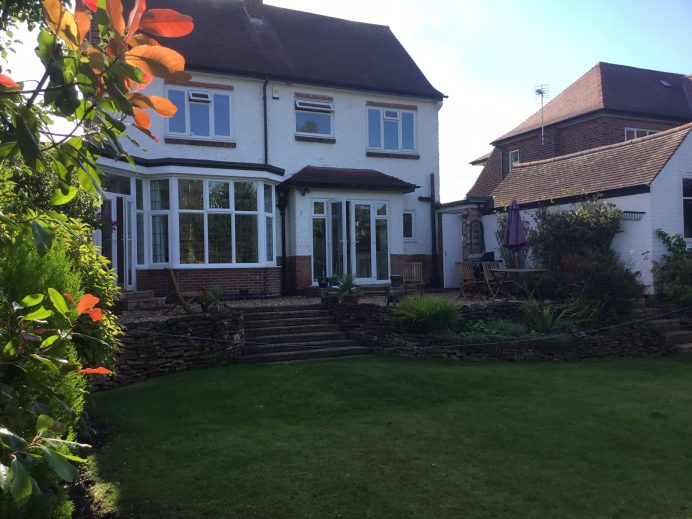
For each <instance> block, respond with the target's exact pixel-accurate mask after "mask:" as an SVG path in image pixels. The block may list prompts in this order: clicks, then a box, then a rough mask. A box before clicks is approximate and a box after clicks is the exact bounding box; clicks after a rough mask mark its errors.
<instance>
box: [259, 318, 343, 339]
mask: <svg viewBox="0 0 692 519" xmlns="http://www.w3.org/2000/svg"><path fill="white" fill-rule="evenodd" d="M319 332H323V333H324V332H330V333H331V332H336V333H341V330H340V328H339V325H337V324H336V323H334V322H327V323H316V324H297V325H282V326H263V327H254V328H246V329H245V337H247V338H248V340H249V338H250V337H255V338H259V337H271V336H283V335H286V334H291V335H293V334H296V335H301V334H309V333H319Z"/></svg>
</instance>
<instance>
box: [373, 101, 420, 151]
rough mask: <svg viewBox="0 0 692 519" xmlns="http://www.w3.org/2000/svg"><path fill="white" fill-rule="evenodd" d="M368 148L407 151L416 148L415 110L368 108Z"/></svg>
mask: <svg viewBox="0 0 692 519" xmlns="http://www.w3.org/2000/svg"><path fill="white" fill-rule="evenodd" d="M368 149H371V150H382V151H394V152H407V151H415V149H416V112H414V111H411V110H399V109H390V108H372V107H370V108H368Z"/></svg>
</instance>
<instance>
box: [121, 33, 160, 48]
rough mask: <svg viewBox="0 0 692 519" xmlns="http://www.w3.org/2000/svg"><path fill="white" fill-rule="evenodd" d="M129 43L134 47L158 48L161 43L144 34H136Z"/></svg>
mask: <svg viewBox="0 0 692 519" xmlns="http://www.w3.org/2000/svg"><path fill="white" fill-rule="evenodd" d="M129 43H130V45H132V46H133V47H137V46H138V45H153V46H154V47H158V46H159V45H160V43H159V42H158V41H156V40H155V39H154V38H152V37H150V36H147V35H146V34H142V33H139V34H135V35H134V36H133V37H132V38H131V39H130V40H129Z"/></svg>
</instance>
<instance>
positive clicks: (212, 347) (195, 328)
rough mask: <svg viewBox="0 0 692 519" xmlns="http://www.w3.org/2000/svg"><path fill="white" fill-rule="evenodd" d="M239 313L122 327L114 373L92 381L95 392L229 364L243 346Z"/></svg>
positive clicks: (199, 315) (188, 317)
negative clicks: (176, 372)
mask: <svg viewBox="0 0 692 519" xmlns="http://www.w3.org/2000/svg"><path fill="white" fill-rule="evenodd" d="M242 322H243V319H242V314H240V313H238V312H231V311H225V312H224V311H222V313H219V314H194V315H189V316H187V315H186V316H180V317H171V318H169V319H166V320H165V321H145V322H138V323H131V324H127V325H126V326H125V333H126V336H125V337H124V338H123V339H122V342H123V346H122V348H121V350H120V353H119V355H118V358H117V360H116V362H115V366H114V368H113V371H114V372H115V375H113V376H108V377H99V378H98V380H95V381H94V384H93V389H94V390H95V391H98V390H102V389H110V388H113V387H119V386H126V385H129V384H133V383H135V382H140V381H142V380H146V379H148V378H151V377H154V376H157V375H161V374H164V373H171V372H174V371H186V370H189V369H193V368H207V367H214V366H223V365H226V364H230V363H232V362H233V361H234V360H235V358H236V356H237V355H238V353H239V352H240V350H241V349H242V344H243V326H242Z"/></svg>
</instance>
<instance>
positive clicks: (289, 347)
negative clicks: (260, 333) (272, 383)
mask: <svg viewBox="0 0 692 519" xmlns="http://www.w3.org/2000/svg"><path fill="white" fill-rule="evenodd" d="M354 346H357V344H355V343H354V342H353V341H352V340H351V339H333V340H327V341H316V342H285V343H278V344H263V345H252V344H251V343H247V344H246V346H245V349H244V350H243V356H245V355H258V354H262V353H283V352H287V351H314V350H326V349H330V348H350V347H354Z"/></svg>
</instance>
